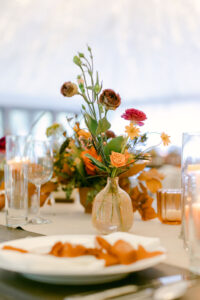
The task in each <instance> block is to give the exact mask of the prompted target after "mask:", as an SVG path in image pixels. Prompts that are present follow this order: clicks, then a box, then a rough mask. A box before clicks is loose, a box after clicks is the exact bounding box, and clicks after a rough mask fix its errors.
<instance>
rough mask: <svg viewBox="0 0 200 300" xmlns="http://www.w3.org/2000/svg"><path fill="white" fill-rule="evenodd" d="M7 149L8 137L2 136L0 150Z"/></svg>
mask: <svg viewBox="0 0 200 300" xmlns="http://www.w3.org/2000/svg"><path fill="white" fill-rule="evenodd" d="M5 150H6V137H5V136H4V137H2V138H1V139H0V152H4V151H5Z"/></svg>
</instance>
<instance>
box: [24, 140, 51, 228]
mask: <svg viewBox="0 0 200 300" xmlns="http://www.w3.org/2000/svg"><path fill="white" fill-rule="evenodd" d="M25 156H26V159H27V161H28V164H27V168H28V172H27V177H28V180H29V181H30V182H31V183H33V184H35V186H36V188H37V204H36V212H37V213H36V216H35V217H34V218H32V219H31V221H30V222H31V223H33V224H47V223H50V222H51V221H50V220H47V219H44V218H42V217H41V216H40V189H41V185H42V184H44V183H46V182H47V181H49V180H50V179H51V177H52V174H53V151H52V149H51V146H50V144H49V143H48V142H46V141H41V140H34V139H31V140H30V141H29V142H28V143H27V144H26V146H25Z"/></svg>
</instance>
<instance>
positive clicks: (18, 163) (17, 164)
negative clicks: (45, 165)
mask: <svg viewBox="0 0 200 300" xmlns="http://www.w3.org/2000/svg"><path fill="white" fill-rule="evenodd" d="M28 162H29V161H28V159H27V158H26V157H22V158H20V157H17V156H16V157H15V158H14V159H10V160H8V161H7V164H8V165H9V166H12V167H13V169H15V170H20V169H21V167H22V165H23V164H27V163H28Z"/></svg>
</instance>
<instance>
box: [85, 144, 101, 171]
mask: <svg viewBox="0 0 200 300" xmlns="http://www.w3.org/2000/svg"><path fill="white" fill-rule="evenodd" d="M86 154H90V155H91V156H93V157H94V158H96V159H97V160H98V161H101V160H102V159H101V156H100V155H98V154H97V152H96V150H95V149H94V147H91V148H90V149H88V150H85V151H83V152H81V158H82V159H83V162H84V165H85V170H86V172H87V174H88V175H95V174H96V166H95V165H93V163H92V162H91V160H90V159H89V158H88V157H86V156H85V155H86Z"/></svg>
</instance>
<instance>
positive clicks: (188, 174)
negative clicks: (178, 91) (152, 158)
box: [181, 133, 200, 249]
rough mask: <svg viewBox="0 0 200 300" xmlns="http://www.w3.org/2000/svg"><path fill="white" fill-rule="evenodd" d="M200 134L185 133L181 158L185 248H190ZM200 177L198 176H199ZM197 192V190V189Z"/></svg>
mask: <svg viewBox="0 0 200 300" xmlns="http://www.w3.org/2000/svg"><path fill="white" fill-rule="evenodd" d="M199 149H200V133H183V137H182V157H181V186H182V230H181V235H182V238H183V242H184V247H185V248H186V249H188V247H189V244H188V243H189V236H188V225H189V224H188V208H189V206H190V202H191V193H192V190H191V189H192V186H191V184H192V178H193V176H197V175H198V172H199V171H200V151H199ZM197 177H198V176H197ZM195 191H196V189H195Z"/></svg>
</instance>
